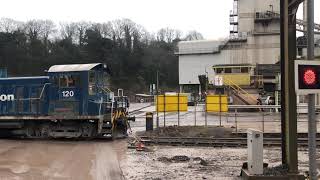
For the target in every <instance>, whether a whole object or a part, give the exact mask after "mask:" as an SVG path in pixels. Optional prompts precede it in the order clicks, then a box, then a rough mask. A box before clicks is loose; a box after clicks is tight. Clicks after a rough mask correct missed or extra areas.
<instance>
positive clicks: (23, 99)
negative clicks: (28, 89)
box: [14, 83, 50, 101]
mask: <svg viewBox="0 0 320 180" xmlns="http://www.w3.org/2000/svg"><path fill="white" fill-rule="evenodd" d="M49 84H50V83H45V84H44V85H43V87H42V90H41V93H40V96H39V97H38V98H21V99H14V100H15V101H29V100H40V99H41V98H42V96H43V92H44V88H45V87H46V86H47V85H49Z"/></svg>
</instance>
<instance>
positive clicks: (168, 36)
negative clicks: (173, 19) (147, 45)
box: [157, 27, 182, 43]
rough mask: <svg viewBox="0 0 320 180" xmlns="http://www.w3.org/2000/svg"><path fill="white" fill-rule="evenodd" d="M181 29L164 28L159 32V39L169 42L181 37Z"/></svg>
mask: <svg viewBox="0 0 320 180" xmlns="http://www.w3.org/2000/svg"><path fill="white" fill-rule="evenodd" d="M181 34H182V33H181V31H180V30H176V29H171V28H168V27H167V28H162V29H160V30H159V31H158V33H157V40H158V41H165V42H167V43H171V42H172V41H173V40H175V39H180V37H181Z"/></svg>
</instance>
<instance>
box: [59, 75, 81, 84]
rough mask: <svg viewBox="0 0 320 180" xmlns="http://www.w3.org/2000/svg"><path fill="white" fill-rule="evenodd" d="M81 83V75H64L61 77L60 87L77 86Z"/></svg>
mask: <svg viewBox="0 0 320 180" xmlns="http://www.w3.org/2000/svg"><path fill="white" fill-rule="evenodd" d="M79 84H80V77H79V75H62V76H60V78H59V87H76V86H79Z"/></svg>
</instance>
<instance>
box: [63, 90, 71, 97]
mask: <svg viewBox="0 0 320 180" xmlns="http://www.w3.org/2000/svg"><path fill="white" fill-rule="evenodd" d="M73 96H74V92H73V91H62V97H65V98H68V97H73Z"/></svg>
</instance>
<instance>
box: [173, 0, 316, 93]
mask: <svg viewBox="0 0 320 180" xmlns="http://www.w3.org/2000/svg"><path fill="white" fill-rule="evenodd" d="M297 23H298V24H297V27H301V26H304V22H303V21H302V20H300V21H299V20H298V21H297ZM297 30H298V31H303V27H301V29H297ZM316 30H320V27H319V25H316ZM301 34H303V33H301ZM319 39H320V38H319ZM319 39H316V41H315V42H316V43H318V44H320V40H319ZM299 42H300V43H299ZM305 44H306V43H305V42H304V38H303V37H302V38H300V41H297V47H298V49H297V54H298V55H299V56H300V57H303V56H305V54H306V50H305V49H306V46H305ZM176 54H177V55H178V56H179V85H180V91H181V92H199V93H200V92H201V86H200V83H199V78H198V76H199V75H207V77H208V79H209V84H213V85H214V84H215V77H216V76H217V74H219V76H224V81H227V80H228V81H229V82H224V84H228V85H230V83H231V82H230V81H234V82H232V83H233V84H234V85H236V86H241V87H243V88H247V89H249V87H250V86H251V87H252V86H253V85H254V84H255V85H256V84H257V83H260V82H261V81H262V83H265V86H266V88H267V89H270V85H271V86H273V87H272V88H271V89H273V91H276V90H277V89H278V90H279V88H280V87H279V76H278V74H279V73H280V71H279V70H280V66H279V62H280V3H279V1H278V0H234V3H233V10H232V11H231V12H230V36H229V38H228V39H226V40H224V41H207V40H206V41H182V42H179V44H178V51H177V52H176ZM315 54H318V55H320V48H319V47H317V48H316V49H315ZM277 64H278V67H277ZM263 65H265V67H264V66H263ZM224 66H225V67H224ZM257 66H259V68H257ZM268 67H271V68H274V74H271V75H270V69H269V71H268V72H267V73H265V72H264V70H266V69H267V70H268ZM258 70H259V72H258ZM226 75H229V76H228V77H226ZM230 75H234V76H233V77H232V76H230ZM239 75H242V76H243V75H245V76H246V77H245V78H244V79H243V77H242V78H239V77H240V76H239ZM263 75H265V76H263ZM234 77H237V79H238V80H235V79H232V78H234ZM261 77H262V79H261ZM248 78H249V79H248ZM244 82H246V83H244ZM277 84H278V85H277ZM277 86H278V87H277ZM258 93H260V92H254V93H253V94H258Z"/></svg>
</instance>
